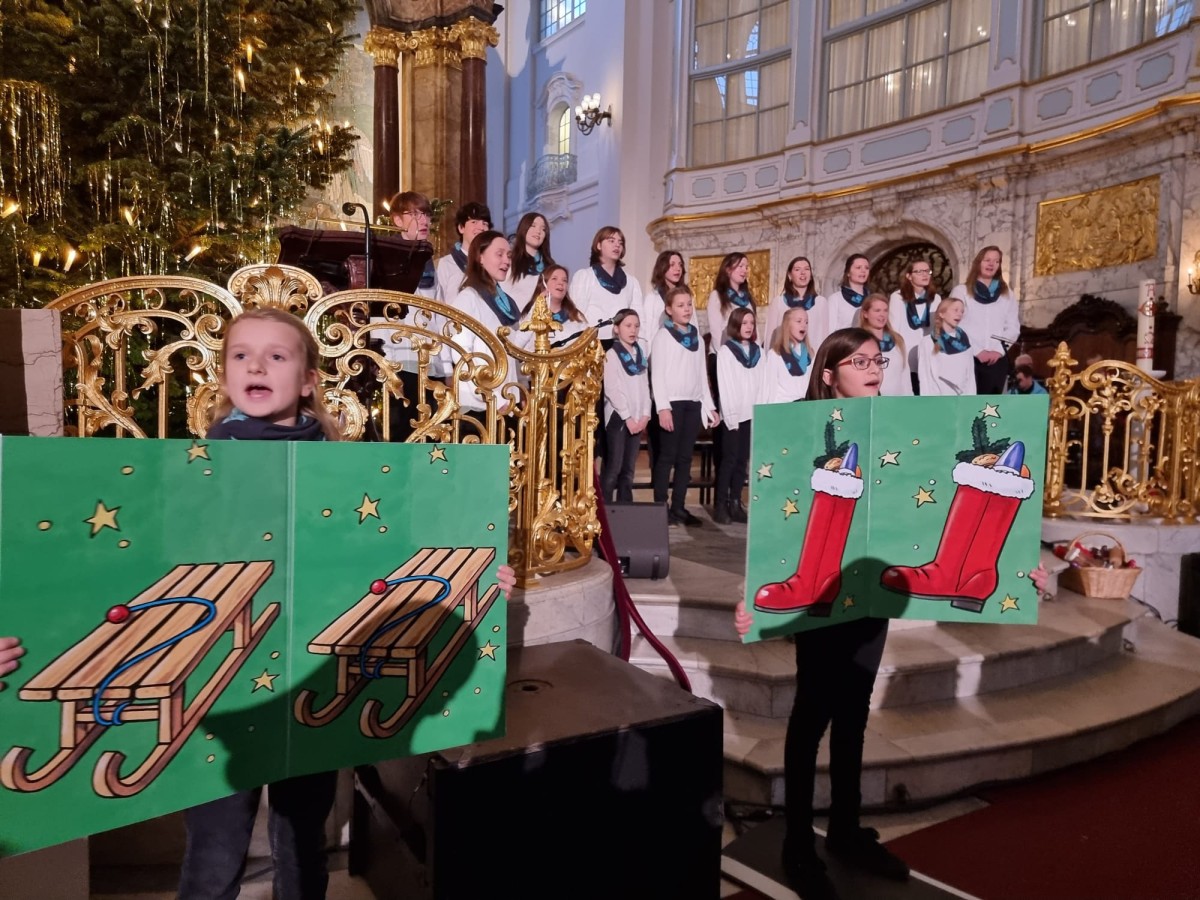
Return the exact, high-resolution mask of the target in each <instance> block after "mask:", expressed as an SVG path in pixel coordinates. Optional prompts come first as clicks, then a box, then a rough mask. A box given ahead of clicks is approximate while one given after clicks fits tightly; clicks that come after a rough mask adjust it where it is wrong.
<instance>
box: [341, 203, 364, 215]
mask: <svg viewBox="0 0 1200 900" xmlns="http://www.w3.org/2000/svg"><path fill="white" fill-rule="evenodd" d="M360 206H362V204H361V203H351V202H350V201H349V200H347V201H346V202H345V203H343V204H342V215H343V216H352V215H354V211H355V210H356V209H358V208H359V207H360Z"/></svg>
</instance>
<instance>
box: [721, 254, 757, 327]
mask: <svg viewBox="0 0 1200 900" xmlns="http://www.w3.org/2000/svg"><path fill="white" fill-rule="evenodd" d="M745 258H746V254H745V253H730V254H729V255H728V256H726V257H725V258H724V259H723V260H721V268H719V269H717V277H716V278H715V279H713V290H714V291H716V292H717V300H719V301H720V303H721V315H723V316H726V315H729V307H731V306H733V303H732V302H731V301H730V299H729V297H728V296H726V293H725V292H726V291H728V290H729V289H730V288H732V287H733V285H732V284H730V283H729V273H730V272H731V271H733V270H734V269H735V268H737V267H738V266H739V265H741V263H742V260H743V259H745ZM742 290H744V291H745V292H746V296H747V297H749V298H750V305H751V307H753V305H754V295H753V294H751V293H750V280H749V279H748V278H747V279H746V283H745V284H743V285H742Z"/></svg>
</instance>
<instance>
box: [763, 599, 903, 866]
mask: <svg viewBox="0 0 1200 900" xmlns="http://www.w3.org/2000/svg"><path fill="white" fill-rule="evenodd" d="M887 631H888V620H887V619H871V618H864V619H854V620H852V621H850V622H845V623H843V624H840V625H832V626H830V627H828V628H817V629H814V630H812V631H802V632H799V633H798V634H796V636H795V638H796V702H795V705H793V707H792V715H791V718H789V719H788V726H787V737H786V739H785V742H784V749H783V781H784V795H785V796H784V812H785V816H786V820H787V838H786V841H787V844H788V845H789V846H791V847H793V848H800V847H803V846H805V845H811V842H812V840H813V830H812V827H813V783H814V782H815V781H816V777H817V747H818V745H819V744H820V743H821V736H822V735H823V734H824V733H825V729H826V728H829V729H830V733H829V780H830V808H829V827H830V830H840V829H844V828H856V827H858V824H859V812H860V810H861V808H862V789H861V786H860V782H861V781H862V758H863V736H864V734H865V733H866V730H867V714H868V713H869V711H870V704H871V690H872V688H873V687H874V686H875V675H876V673H877V672H878V671H879V660H880V659H881V658H882V656H883V645H884V642H885V641H886V640H887Z"/></svg>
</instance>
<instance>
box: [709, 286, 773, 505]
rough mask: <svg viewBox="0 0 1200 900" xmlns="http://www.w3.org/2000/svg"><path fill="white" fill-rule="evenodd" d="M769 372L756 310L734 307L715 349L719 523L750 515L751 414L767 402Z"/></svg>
mask: <svg viewBox="0 0 1200 900" xmlns="http://www.w3.org/2000/svg"><path fill="white" fill-rule="evenodd" d="M766 371H767V367H766V365H765V363H764V361H763V352H762V347H760V346H759V343H758V322H757V319H756V317H755V314H754V310H753V309H735V310H733V312H731V313H730V314H729V324H728V326H726V329H725V341H724V342H723V343H722V344H721V348H720V349H719V350H718V351H717V383H718V384H719V385H720V386H721V387H720V392H719V393H720V395H721V424H720V426H719V427H718V428H717V433H718V435H719V440H720V441H721V463H720V466H719V467H718V469H717V485H716V491H715V497H714V501H713V521H714V522H716V523H717V524H718V525H726V524H728V523H729V522H730V521H734V522H741V523H744V522H746V520H747V517H746V508H745V507H744V506H742V488H743V487H745V485H746V471H747V468H748V467H749V465H750V419H751V417H752V416H753V415H754V405H755V404H756V403H762V402H763V398H764V392H765V387H766V378H765V375H766Z"/></svg>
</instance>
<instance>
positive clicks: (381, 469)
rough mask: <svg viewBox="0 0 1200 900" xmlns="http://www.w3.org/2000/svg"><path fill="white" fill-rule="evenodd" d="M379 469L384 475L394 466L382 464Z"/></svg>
mask: <svg viewBox="0 0 1200 900" xmlns="http://www.w3.org/2000/svg"><path fill="white" fill-rule="evenodd" d="M379 471H380V472H382V473H383V474H384V475H386V474H387V473H388V472H390V471H392V467H391V466H382V467H381V468H380V469H379Z"/></svg>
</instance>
